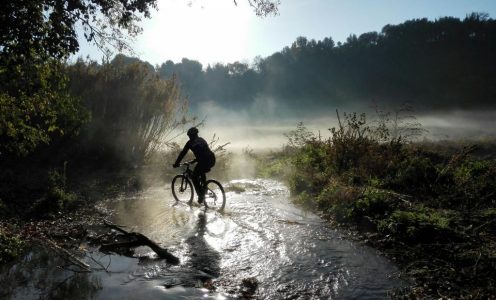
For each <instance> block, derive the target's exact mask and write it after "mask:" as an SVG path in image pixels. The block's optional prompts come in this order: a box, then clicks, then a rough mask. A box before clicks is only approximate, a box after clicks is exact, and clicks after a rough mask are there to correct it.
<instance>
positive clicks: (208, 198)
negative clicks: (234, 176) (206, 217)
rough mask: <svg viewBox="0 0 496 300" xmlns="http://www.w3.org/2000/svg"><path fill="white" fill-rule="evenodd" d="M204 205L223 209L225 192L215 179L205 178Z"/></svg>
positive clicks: (219, 209)
mask: <svg viewBox="0 0 496 300" xmlns="http://www.w3.org/2000/svg"><path fill="white" fill-rule="evenodd" d="M204 204H205V207H206V208H210V209H214V210H217V211H223V210H224V208H225V207H226V193H225V192H224V187H223V186H222V184H220V182H218V181H217V180H213V179H210V180H207V182H206V189H205V201H204Z"/></svg>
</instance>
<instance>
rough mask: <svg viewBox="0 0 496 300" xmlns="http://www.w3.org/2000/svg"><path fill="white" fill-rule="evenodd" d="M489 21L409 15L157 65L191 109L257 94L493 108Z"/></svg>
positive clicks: (307, 103)
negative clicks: (254, 51) (251, 55)
mask: <svg viewBox="0 0 496 300" xmlns="http://www.w3.org/2000/svg"><path fill="white" fill-rule="evenodd" d="M495 50H496V21H495V20H493V19H491V18H489V16H488V15H487V14H484V13H472V14H469V15H467V16H466V17H465V18H464V19H459V18H454V17H443V18H439V19H437V20H433V21H432V20H428V19H426V18H424V19H414V20H409V21H406V22H404V23H401V24H398V25H386V26H384V27H383V29H382V30H381V32H368V33H364V34H361V35H359V36H356V35H350V36H349V37H348V38H347V40H346V41H345V42H344V43H340V42H338V43H335V42H334V40H333V39H332V38H331V37H329V38H324V39H323V40H319V41H315V40H313V39H312V40H309V39H307V38H305V37H298V38H297V39H296V40H295V42H293V43H292V45H291V46H288V47H285V48H284V49H282V50H281V51H279V52H276V53H274V54H272V55H270V56H268V57H266V58H261V57H257V58H255V60H254V62H253V63H250V64H248V63H242V62H234V63H228V64H220V63H218V64H214V65H208V66H206V67H204V66H202V64H201V63H199V62H198V61H195V60H192V59H187V58H184V59H182V61H181V62H178V63H174V62H172V61H170V60H169V61H166V62H165V63H162V64H161V65H160V66H157V71H158V73H159V74H160V76H161V77H163V78H171V77H172V76H173V74H175V75H176V76H177V78H178V80H179V82H180V83H181V87H182V90H183V92H184V94H185V95H186V96H187V97H188V98H189V100H190V103H191V105H192V106H193V108H195V109H197V108H198V106H199V104H201V103H203V102H205V101H215V102H216V103H218V104H219V105H222V106H223V107H225V108H230V109H243V108H247V107H250V106H251V105H252V104H253V102H254V101H255V100H256V99H257V97H270V98H273V99H277V101H278V103H279V104H280V105H281V106H283V107H287V108H288V109H290V110H291V109H293V110H294V109H297V110H301V109H302V108H304V109H309V110H312V109H313V110H319V111H320V110H322V109H325V108H329V110H334V109H335V108H336V107H346V106H348V107H349V106H353V105H355V104H357V103H360V104H362V106H363V104H367V103H370V102H371V101H377V102H380V103H383V104H391V105H400V104H401V103H405V102H408V103H411V104H412V105H414V106H415V107H416V108H417V109H419V110H432V109H457V108H462V109H477V108H481V107H484V108H487V107H490V108H494V106H495V105H494V104H495V101H494V99H495V96H496V58H495V56H494V55H493V53H495Z"/></svg>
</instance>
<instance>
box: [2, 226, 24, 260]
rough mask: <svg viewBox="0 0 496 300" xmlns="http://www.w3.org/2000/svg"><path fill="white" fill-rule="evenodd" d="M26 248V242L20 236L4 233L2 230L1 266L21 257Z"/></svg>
mask: <svg viewBox="0 0 496 300" xmlns="http://www.w3.org/2000/svg"><path fill="white" fill-rule="evenodd" d="M24 247H25V244H24V242H23V241H22V240H21V239H20V238H19V237H18V236H16V235H11V234H9V233H7V232H4V231H3V230H2V229H1V228H0V265H2V264H4V263H6V262H9V261H11V260H13V259H15V258H16V257H18V256H19V255H21V254H22V252H23V250H24Z"/></svg>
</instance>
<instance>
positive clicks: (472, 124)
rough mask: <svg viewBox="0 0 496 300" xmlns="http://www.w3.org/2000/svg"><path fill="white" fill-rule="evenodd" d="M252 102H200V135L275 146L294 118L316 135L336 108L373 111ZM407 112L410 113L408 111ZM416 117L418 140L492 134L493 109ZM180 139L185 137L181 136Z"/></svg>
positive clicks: (235, 144) (237, 147)
mask: <svg viewBox="0 0 496 300" xmlns="http://www.w3.org/2000/svg"><path fill="white" fill-rule="evenodd" d="M256 103H257V104H256V106H253V107H251V108H250V109H247V110H243V111H233V110H226V109H223V108H221V107H219V106H216V105H215V104H214V103H213V102H209V103H204V104H203V105H202V107H201V110H200V111H202V112H203V115H200V116H199V117H200V118H202V117H203V118H204V119H205V122H204V125H203V126H202V127H201V128H200V135H201V136H203V137H205V138H206V139H207V140H209V139H211V138H212V136H213V135H214V134H215V135H216V136H217V137H218V138H219V143H221V144H224V143H227V142H229V143H230V144H229V145H228V147H227V149H228V151H230V152H233V153H241V152H243V150H254V151H263V150H278V149H280V148H281V147H282V146H283V145H284V144H285V143H287V138H286V137H285V134H287V133H289V132H290V131H291V130H294V129H295V128H296V125H297V124H298V122H303V124H304V125H305V126H306V127H307V128H308V129H309V130H310V131H311V132H313V133H315V134H316V135H319V134H320V135H321V136H322V137H324V138H325V137H328V136H329V135H330V132H329V128H331V127H336V126H337V124H338V122H337V117H336V111H335V110H336V109H338V110H339V112H340V115H341V117H342V114H343V113H345V112H346V113H351V112H357V113H361V112H366V114H367V122H370V121H372V120H373V119H374V118H375V117H376V114H375V113H374V112H373V111H372V110H371V109H370V108H368V107H364V108H363V110H360V109H356V108H354V109H352V110H350V109H348V110H347V109H341V108H339V107H336V108H334V109H333V110H329V109H325V110H322V111H321V112H308V111H306V112H305V111H302V112H301V114H298V112H295V111H292V112H287V111H284V110H283V109H281V106H280V105H278V104H277V103H276V102H275V101H269V100H266V101H257V102H256ZM409 114H410V113H409ZM411 115H413V116H415V118H416V120H417V121H418V122H419V123H420V124H421V125H422V128H423V129H426V132H425V133H424V134H423V135H422V136H421V137H419V139H420V140H432V141H437V140H446V139H447V140H481V139H492V138H495V137H496V120H495V116H496V112H495V111H492V110H490V111H482V110H481V111H474V110H473V111H464V110H452V111H446V112H440V111H437V112H433V113H418V114H417V113H415V112H412V113H411ZM180 140H181V143H182V142H185V141H186V137H182V138H181V139H180Z"/></svg>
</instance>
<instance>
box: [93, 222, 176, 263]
mask: <svg viewBox="0 0 496 300" xmlns="http://www.w3.org/2000/svg"><path fill="white" fill-rule="evenodd" d="M104 223H105V226H107V227H109V228H112V229H114V230H117V231H118V232H120V233H122V234H123V235H124V236H125V237H126V239H129V241H125V242H119V243H112V244H103V245H102V246H101V247H100V250H101V251H113V250H114V249H119V248H134V247H139V246H148V247H150V248H151V249H152V250H153V251H154V252H155V253H157V255H158V257H160V258H163V259H165V260H167V261H168V262H170V263H172V264H179V258H177V257H176V256H174V255H172V254H171V253H169V251H167V249H164V248H162V247H160V246H159V245H158V244H157V243H155V242H154V241H152V240H150V239H149V238H148V237H146V236H144V235H143V234H141V233H137V232H128V231H126V230H124V229H122V228H121V227H119V226H117V225H115V224H112V223H109V222H106V221H105V222H104Z"/></svg>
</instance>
